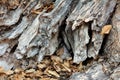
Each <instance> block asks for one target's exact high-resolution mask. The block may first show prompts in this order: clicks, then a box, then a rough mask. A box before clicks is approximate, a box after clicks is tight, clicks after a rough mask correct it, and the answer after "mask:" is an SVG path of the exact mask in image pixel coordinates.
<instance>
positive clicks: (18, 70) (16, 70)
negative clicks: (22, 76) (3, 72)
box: [14, 68, 23, 73]
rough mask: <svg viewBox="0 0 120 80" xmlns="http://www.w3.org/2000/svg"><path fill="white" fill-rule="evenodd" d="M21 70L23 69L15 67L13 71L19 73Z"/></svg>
mask: <svg viewBox="0 0 120 80" xmlns="http://www.w3.org/2000/svg"><path fill="white" fill-rule="evenodd" d="M22 71H23V70H22V69H20V68H17V69H15V70H14V72H15V73H20V72H22Z"/></svg>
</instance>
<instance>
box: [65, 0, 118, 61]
mask: <svg viewBox="0 0 120 80" xmlns="http://www.w3.org/2000/svg"><path fill="white" fill-rule="evenodd" d="M116 1H117V0H110V1H109V0H99V1H98V0H91V1H87V0H84V1H79V3H78V5H77V6H76V7H75V9H74V10H73V12H72V13H71V14H70V16H69V17H68V18H67V27H66V33H67V34H68V39H69V41H70V43H71V46H72V49H73V53H74V62H75V63H79V62H80V61H84V60H85V59H86V58H87V57H93V58H95V57H96V56H97V55H98V53H99V50H100V48H101V45H102V42H103V38H104V36H103V35H101V34H100V30H101V28H102V27H103V26H104V25H106V24H107V22H108V19H109V17H110V16H111V15H110V14H111V13H112V12H113V10H114V7H115V5H116ZM89 22H90V23H89ZM88 23H89V25H88V26H84V24H88ZM77 27H81V28H77ZM86 27H87V28H86ZM76 28H77V29H76ZM88 28H89V29H90V30H91V31H90V32H92V33H91V34H88V33H89V32H88ZM70 31H72V32H70ZM69 34H72V35H73V36H69ZM69 37H70V38H69ZM88 43H89V44H88Z"/></svg>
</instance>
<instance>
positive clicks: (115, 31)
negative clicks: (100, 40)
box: [105, 1, 120, 62]
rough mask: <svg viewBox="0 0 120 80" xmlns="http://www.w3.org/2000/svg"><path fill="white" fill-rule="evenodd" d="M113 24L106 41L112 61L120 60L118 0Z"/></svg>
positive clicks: (106, 50)
mask: <svg viewBox="0 0 120 80" xmlns="http://www.w3.org/2000/svg"><path fill="white" fill-rule="evenodd" d="M112 25H113V28H112V30H111V32H110V34H109V36H108V40H107V41H106V45H105V52H106V54H107V57H108V58H109V59H110V61H112V62H120V1H118V5H117V6H116V9H115V14H114V16H113V18H112Z"/></svg>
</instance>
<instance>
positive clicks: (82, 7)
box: [0, 0, 120, 80]
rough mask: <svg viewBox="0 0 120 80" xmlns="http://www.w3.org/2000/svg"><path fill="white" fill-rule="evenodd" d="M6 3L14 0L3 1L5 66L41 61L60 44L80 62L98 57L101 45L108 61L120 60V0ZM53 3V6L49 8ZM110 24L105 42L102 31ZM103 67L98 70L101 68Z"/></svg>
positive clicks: (0, 46) (0, 33) (0, 31)
mask: <svg viewBox="0 0 120 80" xmlns="http://www.w3.org/2000/svg"><path fill="white" fill-rule="evenodd" d="M73 3H74V4H73ZM6 4H8V5H9V4H11V2H9V1H8V3H7V2H5V3H0V56H1V57H0V60H1V63H2V62H4V63H5V65H6V66H8V64H7V63H6V62H8V63H10V64H11V63H12V65H13V66H14V67H17V66H18V65H19V66H20V67H24V68H27V67H26V65H25V63H26V64H29V60H33V61H34V62H35V61H37V62H40V61H41V60H43V58H44V56H46V55H53V54H54V53H56V52H57V51H58V49H59V47H61V45H62V47H63V49H64V52H63V55H61V58H62V59H66V58H67V57H73V62H74V63H77V64H79V63H80V62H84V61H86V60H87V59H89V58H94V59H96V57H97V56H99V53H100V49H101V46H104V47H105V49H104V50H105V52H106V57H107V58H108V59H109V60H111V61H112V62H115V63H116V62H120V57H119V56H120V54H119V52H120V50H119V49H120V43H119V42H120V41H119V40H120V36H119V30H120V29H119V25H120V2H119V1H117V0H55V2H53V0H28V1H26V0H18V4H17V5H15V4H13V5H14V6H13V5H11V7H9V6H8V5H6ZM51 4H53V5H54V7H53V9H50V10H49V8H48V7H49V5H51ZM46 7H47V8H48V9H47V8H46ZM34 11H36V13H34ZM114 11H115V13H114ZM112 16H113V18H111V17H112ZM107 24H111V25H112V26H113V29H112V30H111V32H110V35H108V39H107V41H106V44H105V45H104V41H105V39H106V37H107V36H106V35H101V34H100V32H101V29H102V27H103V26H105V25H107ZM6 58H7V60H6ZM16 63H17V64H16ZM101 66H102V65H101V64H100V65H98V67H97V69H99V70H101ZM7 68H8V67H7ZM10 68H11V66H10V67H9V68H8V69H10ZM88 72H89V71H88ZM93 72H94V71H93ZM100 73H101V74H103V73H102V72H100ZM114 73H115V71H114ZM87 74H88V73H87ZM89 74H90V73H89ZM96 74H97V73H96ZM82 75H86V73H85V74H84V73H83V74H82ZM86 76H90V77H92V75H86ZM100 76H104V74H103V75H100ZM111 77H112V78H114V75H111ZM92 78H93V77H92ZM94 79H96V78H94ZM94 79H93V80H94ZM86 80H87V79H86Z"/></svg>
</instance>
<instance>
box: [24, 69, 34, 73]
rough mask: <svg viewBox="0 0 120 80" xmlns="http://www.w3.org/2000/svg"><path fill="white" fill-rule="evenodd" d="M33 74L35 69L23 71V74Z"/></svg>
mask: <svg viewBox="0 0 120 80" xmlns="http://www.w3.org/2000/svg"><path fill="white" fill-rule="evenodd" d="M33 72H35V69H29V70H26V71H25V73H33Z"/></svg>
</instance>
